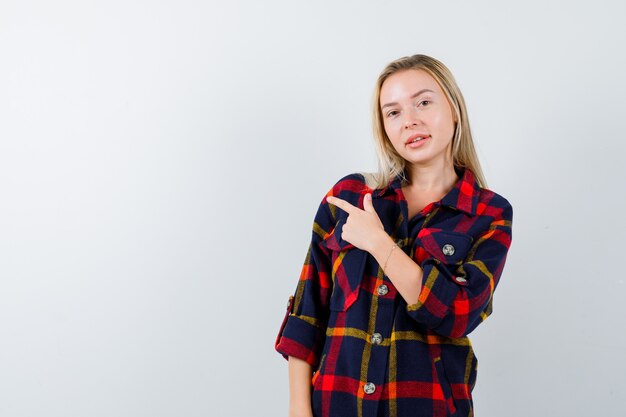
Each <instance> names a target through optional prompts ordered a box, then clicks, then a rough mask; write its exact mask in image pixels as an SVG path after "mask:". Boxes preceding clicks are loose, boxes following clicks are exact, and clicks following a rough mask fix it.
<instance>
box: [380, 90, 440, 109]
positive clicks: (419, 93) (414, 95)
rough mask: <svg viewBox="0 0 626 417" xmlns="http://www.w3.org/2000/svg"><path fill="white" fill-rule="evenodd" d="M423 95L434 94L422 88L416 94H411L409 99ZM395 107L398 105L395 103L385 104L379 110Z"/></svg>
mask: <svg viewBox="0 0 626 417" xmlns="http://www.w3.org/2000/svg"><path fill="white" fill-rule="evenodd" d="M424 93H434V91H433V90H429V89H428V88H422V89H421V90H420V91H418V92H417V93H415V94H413V95H412V96H411V98H415V97H418V96H420V95H422V94H424ZM397 105H398V103H396V102H393V103H387V104H385V105H383V106H382V107H381V109H384V108H385V107H391V106H397Z"/></svg>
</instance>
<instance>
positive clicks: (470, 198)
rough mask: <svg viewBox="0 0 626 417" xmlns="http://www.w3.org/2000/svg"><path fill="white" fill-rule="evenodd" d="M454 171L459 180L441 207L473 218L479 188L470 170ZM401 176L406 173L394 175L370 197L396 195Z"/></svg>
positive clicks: (461, 168) (462, 168) (401, 180)
mask: <svg viewBox="0 0 626 417" xmlns="http://www.w3.org/2000/svg"><path fill="white" fill-rule="evenodd" d="M455 170H456V173H457V175H458V176H459V179H458V181H457V182H456V183H455V184H454V187H452V189H451V190H450V191H448V193H447V194H446V195H444V196H443V198H442V199H441V200H440V203H441V205H442V206H447V207H451V208H453V209H456V210H460V211H462V212H464V213H467V214H469V215H472V216H474V215H475V214H476V209H477V208H478V199H479V197H480V186H479V185H478V182H477V181H476V178H475V177H474V174H473V173H472V171H471V170H470V169H467V168H465V167H456V168H455ZM402 174H405V175H406V173H401V174H398V175H396V176H395V177H394V178H392V179H391V180H390V181H389V183H388V184H387V185H386V186H385V187H383V188H379V189H376V190H375V191H374V193H372V195H373V196H375V197H377V198H380V197H383V196H384V195H386V194H387V193H391V192H394V191H395V192H396V193H398V191H399V190H398V189H399V188H401V187H402V185H404V181H403V175H402Z"/></svg>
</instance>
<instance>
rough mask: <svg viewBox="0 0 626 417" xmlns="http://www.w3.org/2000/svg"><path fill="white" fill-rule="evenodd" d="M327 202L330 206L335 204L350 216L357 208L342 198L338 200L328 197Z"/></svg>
mask: <svg viewBox="0 0 626 417" xmlns="http://www.w3.org/2000/svg"><path fill="white" fill-rule="evenodd" d="M326 201H328V202H329V203H330V204H333V205H335V206H337V207H339V208H340V209H342V210H343V211H345V212H346V213H348V214H350V213H352V210H353V209H354V208H355V207H354V206H353V205H352V204H350V203H348V202H347V201H346V200H342V199H341V198H337V197H332V196H328V197H326Z"/></svg>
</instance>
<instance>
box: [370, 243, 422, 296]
mask: <svg viewBox="0 0 626 417" xmlns="http://www.w3.org/2000/svg"><path fill="white" fill-rule="evenodd" d="M394 243H395V242H394V241H393V239H391V237H389V235H388V234H387V233H386V232H384V231H381V233H380V234H379V235H378V236H376V238H375V239H374V241H373V244H372V247H371V249H370V251H369V252H370V254H371V255H372V256H373V257H374V258H375V259H376V261H377V262H378V264H379V265H380V267H381V268H383V267H384V266H385V262H387V266H386V269H385V271H384V273H385V275H387V276H388V277H389V279H390V280H391V282H393V285H394V286H395V287H396V289H397V290H398V292H399V293H400V295H401V296H402V298H404V300H405V301H406V303H407V304H415V303H417V299H418V297H419V295H420V292H421V288H422V278H423V276H424V274H423V271H422V268H421V267H420V266H419V265H418V264H417V263H416V262H415V261H414V260H413V259H412V258H411V257H410V256H409V255H407V254H406V253H404V251H402V249H400V248H399V247H398V248H395V249H393V251H391V248H392V247H393V244H394ZM390 251H391V252H390ZM390 253H391V255H390Z"/></svg>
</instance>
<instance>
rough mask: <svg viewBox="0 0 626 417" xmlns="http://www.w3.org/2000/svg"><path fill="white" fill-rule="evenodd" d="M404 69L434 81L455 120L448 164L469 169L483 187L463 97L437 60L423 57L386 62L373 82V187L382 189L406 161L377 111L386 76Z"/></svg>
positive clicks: (452, 79) (483, 182)
mask: <svg viewBox="0 0 626 417" xmlns="http://www.w3.org/2000/svg"><path fill="white" fill-rule="evenodd" d="M408 69H415V70H423V71H425V72H427V73H428V74H430V75H431V76H432V77H433V78H434V79H435V81H437V84H439V87H441V89H442V90H443V92H444V93H445V95H446V97H447V99H448V102H449V103H450V105H451V107H452V111H453V112H454V114H455V115H456V120H457V123H456V125H455V131H454V136H453V138H452V162H453V164H454V166H455V167H459V168H461V167H465V168H469V169H470V170H471V171H472V173H473V174H474V177H475V178H476V181H477V182H478V185H479V186H480V187H482V188H487V182H486V181H485V178H484V176H483V172H482V169H481V167H480V162H479V161H478V155H477V154H476V149H475V148H474V141H473V139H472V132H471V129H470V124H469V119H468V115H467V109H466V107H465V100H464V99H463V94H461V90H460V89H459V87H458V85H457V84H456V81H455V79H454V77H453V76H452V73H451V72H450V70H449V69H448V68H447V67H446V66H445V65H444V64H443V63H441V62H440V61H438V60H436V59H435V58H432V57H430V56H427V55H413V56H407V57H403V58H400V59H397V60H395V61H393V62H391V63H389V65H387V66H386V67H385V69H384V70H383V71H382V72H381V74H380V76H379V77H378V80H377V81H376V87H375V89H374V97H373V100H372V122H373V123H372V124H373V129H374V141H375V143H376V153H377V155H378V173H377V175H375V178H374V182H375V184H374V187H375V188H383V187H384V186H386V185H387V184H388V182H389V181H390V180H391V179H393V178H394V177H396V176H397V175H399V174H401V173H402V172H403V171H405V167H406V160H405V159H404V158H403V157H402V156H401V155H399V154H398V153H397V152H396V150H395V149H394V147H393V145H392V144H391V141H390V140H389V137H388V136H387V133H386V132H385V126H384V124H383V115H382V112H381V109H380V89H381V87H382V85H383V83H384V82H385V80H386V79H387V78H388V77H389V76H391V75H392V74H394V73H396V72H398V71H402V70H408ZM403 178H404V180H406V181H408V180H409V179H408V178H406V177H403Z"/></svg>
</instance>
